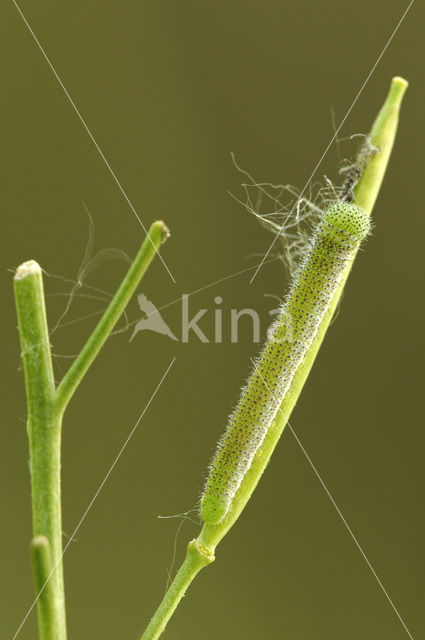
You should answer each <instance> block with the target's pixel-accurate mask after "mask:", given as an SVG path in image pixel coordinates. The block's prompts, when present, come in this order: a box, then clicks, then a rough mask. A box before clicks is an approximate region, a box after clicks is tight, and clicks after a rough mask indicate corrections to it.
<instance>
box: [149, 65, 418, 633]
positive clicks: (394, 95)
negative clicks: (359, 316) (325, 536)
mask: <svg viewBox="0 0 425 640" xmlns="http://www.w3.org/2000/svg"><path fill="white" fill-rule="evenodd" d="M406 88H407V82H406V81H405V80H404V79H403V78H399V77H395V78H393V80H392V82H391V87H390V91H389V93H388V96H387V98H386V100H385V102H384V105H383V106H382V108H381V110H380V112H379V114H378V116H377V118H376V120H375V122H374V124H373V126H372V129H371V132H370V143H371V145H373V146H375V147H377V148H378V149H379V151H378V152H377V153H376V154H375V155H374V156H373V157H371V158H370V159H369V160H368V162H367V164H366V166H365V168H364V171H363V173H362V176H361V179H360V181H359V183H358V185H357V186H356V188H355V192H354V195H355V203H356V204H358V205H359V206H360V207H361V208H362V209H363V210H364V211H365V212H366V213H367V214H369V215H370V214H371V212H372V209H373V206H374V203H375V200H376V198H377V195H378V193H379V189H380V187H381V184H382V180H383V178H384V174H385V170H386V167H387V164H388V160H389V157H390V154H391V150H392V147H393V144H394V140H395V136H396V132H397V124H398V115H399V110H400V106H401V102H402V99H403V95H404V93H405V91H406ZM353 259H354V258H353ZM351 266H352V262H351V263H350V264H349V265H348V267H347V269H346V272H345V274H344V276H343V278H342V279H341V282H340V284H339V287H338V290H337V291H336V293H335V296H334V298H333V300H332V302H331V304H330V307H329V310H328V311H327V313H326V314H325V316H324V318H323V320H322V322H321V325H320V328H319V330H318V332H317V335H316V337H315V339H314V341H313V343H312V344H311V346H310V348H309V350H308V352H307V354H306V355H305V358H304V360H303V362H302V364H301V365H300V367H299V368H298V370H297V372H296V374H295V376H294V378H293V381H292V384H291V387H290V389H289V391H288V392H287V394H286V396H285V398H284V400H283V402H282V404H281V406H280V409H279V411H278V414H277V415H276V419H275V422H274V424H273V426H272V427H271V428H270V429H269V431H268V433H267V435H266V437H265V439H264V441H263V443H262V445H261V450H262V455H261V456H260V457H257V456H256V457H255V458H254V461H253V463H252V465H251V468H250V469H249V471H248V472H247V473H246V475H245V477H244V480H243V482H242V484H241V486H240V488H239V490H238V491H237V493H236V495H235V497H234V499H233V502H232V505H231V508H230V510H229V513H228V515H227V516H226V518H224V520H223V521H222V522H220V523H219V524H217V525H209V524H204V526H203V528H202V530H201V532H200V534H199V536H198V538H197V542H198V543H199V544H200V545H201V546H202V548H203V549H205V550H206V551H207V552H209V553H210V554H211V555H214V552H215V549H216V546H217V544H218V543H219V542H220V541H221V540H222V538H223V537H224V536H225V535H226V533H227V532H228V531H229V529H231V527H232V526H233V525H234V523H235V522H236V520H237V519H238V518H239V516H240V514H241V513H242V511H243V509H244V507H245V505H246V503H247V502H248V500H249V498H250V497H251V495H252V493H253V491H254V489H255V487H256V486H257V484H258V482H259V480H260V478H261V476H262V474H263V472H264V470H265V468H266V466H267V464H268V462H269V460H270V457H271V455H272V453H273V451H274V448H275V447H276V445H277V443H278V441H279V438H280V436H281V435H282V432H283V430H284V428H285V426H286V424H287V421H288V419H289V416H290V415H291V412H292V409H293V408H294V406H295V404H296V402H297V400H298V397H299V395H300V393H301V391H302V388H303V386H304V384H305V382H306V380H307V377H308V375H309V373H310V370H311V368H312V366H313V363H314V360H315V358H316V356H317V353H318V351H319V348H320V345H321V344H322V342H323V339H324V337H325V334H326V331H327V329H328V327H329V324H330V322H331V320H332V317H333V315H334V312H335V309H336V307H337V305H338V302H339V300H340V297H341V293H342V290H343V288H344V285H345V282H346V280H347V278H348V275H349V273H350V270H351ZM186 560H187V558H186ZM186 560H185V562H186ZM195 575H196V573H195V574H194V575H193V577H195ZM193 577H192V579H193ZM187 586H188V585H187V584H186V585H185V590H186V589H187ZM170 590H171V588H170ZM170 590H169V591H168V592H167V593H166V595H165V598H164V601H165V600H166V599H167V601H168V600H169V599H170V598H171V599H172V598H173V595H174V597H175V598H176V606H177V604H178V602H179V600H180V598H181V595H180V597H178V599H177V595H178V594H176V593H175V592H173V591H172V592H171V593H170ZM174 609H175V606H174V607H171V606H169V607H168V609H167V610H168V611H171V613H172V611H174ZM161 611H163V609H162V604H161V605H160V607H159V609H158V611H157V613H156V614H155V616H154V618H153V619H152V621H151V623H150V625H149V627H148V629H149V635H145V634H143V635H142V637H141V639H140V640H148V639H149V640H156V638H158V637H159V636H160V634H161V633H162V631H163V629H164V626H165V625H164V621H163V620H162V619H161V615H160V612H161ZM169 617H170V616H168V618H169ZM168 618H167V620H168ZM154 620H156V622H157V626H156V633H153V631H154V629H153V627H152V625H153V622H154Z"/></svg>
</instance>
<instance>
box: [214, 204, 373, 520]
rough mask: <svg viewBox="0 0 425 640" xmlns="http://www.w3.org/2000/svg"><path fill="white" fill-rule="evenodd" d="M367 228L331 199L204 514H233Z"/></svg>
mask: <svg viewBox="0 0 425 640" xmlns="http://www.w3.org/2000/svg"><path fill="white" fill-rule="evenodd" d="M369 229H370V222H369V218H368V216H367V215H366V214H365V213H364V212H363V211H362V210H361V209H360V208H359V207H357V206H355V205H352V204H348V203H342V202H339V203H337V204H334V205H333V206H332V207H330V208H329V209H328V210H327V211H326V212H325V214H324V215H323V219H322V221H321V222H320V223H319V224H318V226H317V228H316V229H315V231H314V234H313V238H312V243H311V247H310V249H309V251H308V253H307V255H306V256H305V257H304V260H303V262H302V263H301V265H300V267H299V268H298V271H297V273H296V274H295V276H294V278H293V280H292V284H291V286H290V290H289V293H288V295H287V296H286V299H285V301H284V303H283V305H282V308H281V313H280V314H279V316H278V318H277V320H276V321H275V323H274V324H273V326H272V328H271V331H270V332H269V337H268V340H267V342H266V344H265V346H264V347H263V350H262V352H261V354H260V356H259V357H258V360H257V362H256V367H255V369H254V371H253V372H252V374H251V376H250V377H249V379H248V382H247V384H246V386H245V387H244V389H243V390H242V394H241V397H240V400H239V403H238V405H237V406H236V408H235V410H234V412H233V413H232V414H231V416H230V418H229V422H228V426H227V429H226V431H225V433H224V434H223V436H222V438H221V439H220V441H219V443H218V446H217V450H216V453H215V456H214V458H213V460H212V462H211V464H210V467H209V476H208V478H207V481H206V485H205V489H204V493H203V496H202V500H201V517H202V519H203V520H204V522H206V523H208V524H218V523H219V522H221V521H222V520H223V518H225V516H226V515H227V513H228V511H229V508H230V506H231V503H232V500H233V498H234V496H235V494H236V492H237V490H238V489H239V487H240V485H241V482H242V480H243V479H244V477H245V474H246V473H247V471H248V470H249V469H250V467H251V464H252V461H253V459H254V456H255V455H256V453H257V452H258V451H259V450H260V447H261V444H262V442H263V440H264V438H265V436H266V434H267V431H268V429H269V428H270V426H271V425H272V423H273V420H274V418H275V416H276V413H277V411H278V409H279V406H280V404H281V402H282V400H283V399H284V397H285V395H286V393H287V391H288V389H289V387H290V385H291V382H292V379H293V377H294V375H295V372H296V371H297V369H298V367H299V366H300V364H301V363H302V360H303V359H304V356H305V354H306V352H307V350H308V348H309V347H310V345H311V343H312V341H313V339H314V337H315V336H316V333H317V330H318V328H319V326H320V323H321V320H322V318H323V316H324V314H325V313H326V311H327V309H328V307H329V304H330V302H331V300H332V298H333V295H334V293H335V291H336V289H337V287H338V284H339V282H340V279H341V276H342V274H343V273H344V271H345V269H346V267H347V266H348V264H349V262H350V259H351V258H352V257H353V256H354V254H355V252H356V250H357V248H358V246H359V245H360V242H361V241H362V240H363V238H364V237H365V236H366V235H367V234H368V232H369Z"/></svg>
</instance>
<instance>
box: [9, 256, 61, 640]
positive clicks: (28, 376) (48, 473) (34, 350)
mask: <svg viewBox="0 0 425 640" xmlns="http://www.w3.org/2000/svg"><path fill="white" fill-rule="evenodd" d="M14 285H15V299H16V309H17V314H18V324H19V332H20V339H21V351H22V360H23V363H24V373H25V387H26V394H27V405H28V421H27V431H28V438H29V448H30V472H31V502H32V520H33V534H34V536H35V537H37V536H40V535H43V536H45V537H46V538H47V540H48V542H49V545H50V555H51V562H52V565H53V566H55V569H54V571H53V573H52V576H51V578H50V581H51V589H49V591H48V594H49V597H50V602H49V610H50V611H51V612H52V613H53V620H52V624H51V626H49V627H47V626H46V625H42V626H40V631H42V632H43V634H44V635H41V636H40V638H41V640H53V639H55V640H65V638H66V619H65V596H64V584H63V569H62V561H61V555H62V517H61V488H60V443H61V422H62V419H61V414H60V412H58V410H57V408H56V406H55V392H54V379H53V368H52V360H51V354H50V343H49V333H48V330H47V319H46V309H45V304H44V291H43V280H42V274H41V269H40V266H39V265H38V264H37V263H36V262H34V260H30V261H29V262H25V263H24V264H23V265H21V266H20V267H18V269H17V271H16V275H15V279H14ZM37 604H38V612H39V616H40V618H42V617H43V612H44V611H45V607H44V605H42V603H41V602H40V601H38V603H37ZM48 633H50V635H47V634H48Z"/></svg>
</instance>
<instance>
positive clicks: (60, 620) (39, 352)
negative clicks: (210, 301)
mask: <svg viewBox="0 0 425 640" xmlns="http://www.w3.org/2000/svg"><path fill="white" fill-rule="evenodd" d="M167 237H168V230H167V228H166V226H165V224H164V223H163V222H160V221H159V222H155V223H154V224H153V225H152V226H151V228H150V230H149V237H148V238H146V239H145V240H144V242H143V244H142V246H141V249H140V251H139V253H138V254H137V256H136V258H135V260H134V262H133V263H132V265H131V267H130V269H129V271H128V273H127V275H126V276H125V278H124V280H123V282H122V284H121V286H120V287H119V289H118V291H117V293H116V294H115V296H114V298H113V299H112V301H111V303H110V305H109V306H108V308H107V309H106V311H105V313H104V315H103V316H102V319H101V320H100V322H99V324H98V325H97V327H96V328H95V330H94V332H93V334H92V335H91V336H90V338H89V339H88V341H87V343H86V345H85V346H84V347H83V349H82V351H81V353H80V355H79V356H78V357H77V359H76V360H75V362H74V364H73V365H72V366H71V367H70V369H69V370H68V372H67V373H66V375H65V377H64V378H63V380H62V382H61V383H60V384H59V386H58V387H57V389H56V390H55V384H54V378H53V367H52V359H51V352H50V343H49V332H48V328H47V318H46V308H45V301H44V291H43V280H42V272H41V268H40V266H39V265H38V264H37V262H35V261H34V260H30V261H28V262H25V263H24V264H22V265H21V266H20V267H18V269H17V271H16V274H15V278H14V289H15V300H16V309H17V315H18V327H19V334H20V341H21V352H22V360H23V364H24V374H25V388H26V395H27V405H28V421H27V431H28V438H29V449H30V470H31V502H32V519H33V535H34V537H35V541H33V544H32V546H31V555H32V560H33V571H34V580H35V585H36V591H37V595H38V594H39V593H40V597H39V598H38V601H37V606H38V616H39V632H40V640H66V617H65V596H64V582H63V567H62V516H61V477H60V467H61V431H62V417H63V413H64V410H65V408H66V406H67V404H68V402H69V400H70V399H71V397H72V394H73V393H74V391H75V389H76V388H77V386H78V384H79V383H80V382H81V380H82V378H83V376H84V374H85V373H86V372H87V370H88V368H89V366H90V364H91V363H92V362H93V360H94V358H95V357H96V355H97V354H98V353H99V351H100V349H101V347H102V345H103V344H104V342H105V341H106V339H107V338H108V336H109V335H110V333H111V331H112V329H113V328H114V326H115V324H116V322H117V321H118V319H119V317H120V315H121V313H122V312H123V311H124V308H125V306H126V304H127V303H128V301H129V299H130V297H131V295H132V294H133V293H134V291H135V289H136V287H137V285H138V284H139V282H140V279H141V277H142V276H143V274H144V273H145V271H146V269H147V268H148V266H149V264H150V263H151V261H152V259H153V257H154V256H155V253H156V251H157V249H158V248H159V246H160V245H161V244H162V242H164V241H165V240H166V238H167ZM44 541H46V542H45V543H44ZM49 567H51V569H50V570H48V568H49ZM47 577H48V580H49V582H48V585H47V584H46V585H45V587H44V589H43V587H42V585H44V584H45V582H46V579H47ZM41 589H42V591H41Z"/></svg>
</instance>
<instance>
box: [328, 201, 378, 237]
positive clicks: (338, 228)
mask: <svg viewBox="0 0 425 640" xmlns="http://www.w3.org/2000/svg"><path fill="white" fill-rule="evenodd" d="M323 221H324V222H325V223H326V224H327V225H330V226H329V227H328V234H329V235H331V236H332V235H333V229H335V236H338V235H339V233H340V232H342V233H343V234H346V233H348V234H350V236H353V237H354V238H355V239H356V240H358V241H359V242H361V241H362V240H363V238H365V237H366V236H367V234H368V233H369V231H370V219H369V216H368V215H367V214H366V213H365V212H364V211H363V209H360V207H357V206H356V205H354V204H349V203H347V202H338V203H337V204H334V205H333V206H332V207H330V208H329V209H328V210H327V211H326V213H325V215H324V217H323Z"/></svg>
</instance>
